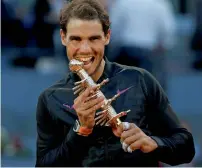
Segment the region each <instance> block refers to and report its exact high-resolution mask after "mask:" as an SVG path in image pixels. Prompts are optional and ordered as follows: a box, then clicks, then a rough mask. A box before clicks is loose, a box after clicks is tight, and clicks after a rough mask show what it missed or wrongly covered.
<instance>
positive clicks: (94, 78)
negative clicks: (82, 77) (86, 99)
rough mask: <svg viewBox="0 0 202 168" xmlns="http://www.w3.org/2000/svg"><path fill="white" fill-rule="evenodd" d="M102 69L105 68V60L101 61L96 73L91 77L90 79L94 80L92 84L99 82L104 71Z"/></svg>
mask: <svg viewBox="0 0 202 168" xmlns="http://www.w3.org/2000/svg"><path fill="white" fill-rule="evenodd" d="M104 67H105V60H104V59H102V62H101V63H100V66H99V67H98V69H97V70H96V73H95V74H93V75H92V76H91V77H92V79H93V80H94V82H97V81H98V80H99V78H100V77H101V76H102V74H103V71H104Z"/></svg>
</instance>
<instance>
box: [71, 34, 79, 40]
mask: <svg viewBox="0 0 202 168" xmlns="http://www.w3.org/2000/svg"><path fill="white" fill-rule="evenodd" d="M75 38H76V39H81V37H79V36H76V35H71V36H69V39H70V40H71V39H75Z"/></svg>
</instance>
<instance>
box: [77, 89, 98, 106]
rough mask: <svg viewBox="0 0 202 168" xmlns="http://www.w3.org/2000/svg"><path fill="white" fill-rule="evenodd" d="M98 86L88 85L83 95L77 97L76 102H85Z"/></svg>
mask: <svg viewBox="0 0 202 168" xmlns="http://www.w3.org/2000/svg"><path fill="white" fill-rule="evenodd" d="M96 88H97V87H96V86H93V87H88V88H87V89H86V90H85V91H84V92H83V93H82V94H81V95H79V97H78V98H77V99H76V102H75V104H79V103H82V102H85V101H86V99H87V97H88V96H89V95H90V94H93V93H94V92H95V90H96Z"/></svg>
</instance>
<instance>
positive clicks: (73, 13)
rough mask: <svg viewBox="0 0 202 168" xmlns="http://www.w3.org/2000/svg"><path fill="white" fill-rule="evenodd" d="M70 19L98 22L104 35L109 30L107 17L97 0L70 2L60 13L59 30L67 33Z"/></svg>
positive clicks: (75, 0)
mask: <svg viewBox="0 0 202 168" xmlns="http://www.w3.org/2000/svg"><path fill="white" fill-rule="evenodd" d="M70 19H81V20H87V21H90V20H99V21H100V22H101V24H102V28H103V32H104V34H105V35H106V34H107V32H108V30H109V28H110V21H109V15H108V14H107V12H106V10H105V9H104V6H103V5H102V4H101V3H100V2H99V1H98V0H71V1H70V2H67V3H66V4H65V5H64V7H63V8H62V9H61V11H60V28H61V29H62V30H63V31H64V32H65V33H67V24H68V22H69V20H70Z"/></svg>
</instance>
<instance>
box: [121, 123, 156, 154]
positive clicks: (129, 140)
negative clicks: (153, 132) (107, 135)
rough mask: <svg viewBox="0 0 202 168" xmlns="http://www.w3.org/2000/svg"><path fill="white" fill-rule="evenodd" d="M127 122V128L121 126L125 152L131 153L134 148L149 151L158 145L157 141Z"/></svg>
mask: <svg viewBox="0 0 202 168" xmlns="http://www.w3.org/2000/svg"><path fill="white" fill-rule="evenodd" d="M123 124H125V123H123ZM127 124H128V126H127V127H128V128H127V130H126V129H124V128H123V132H122V134H121V142H122V147H123V149H124V151H125V152H130V153H132V152H133V151H134V150H137V149H140V150H141V151H142V152H144V153H149V152H152V151H153V150H155V149H156V148H157V147H158V145H157V143H156V142H155V141H154V140H153V139H152V138H151V137H149V136H147V135H146V134H145V133H144V132H143V131H142V130H141V129H140V128H139V127H137V126H136V125H135V124H133V123H127ZM123 127H124V126H123ZM124 130H125V131H124Z"/></svg>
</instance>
